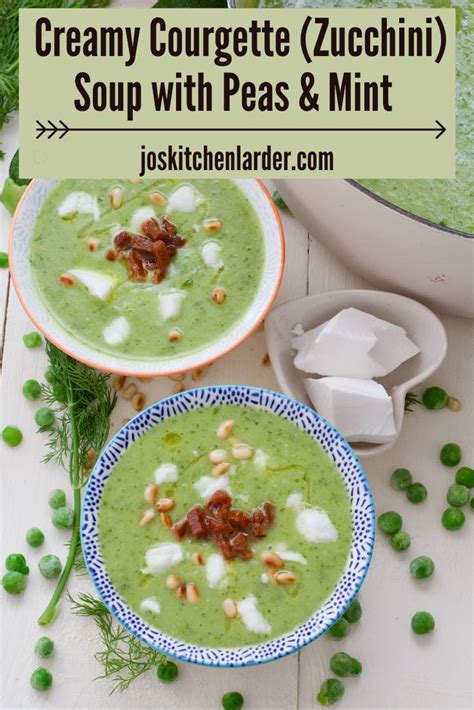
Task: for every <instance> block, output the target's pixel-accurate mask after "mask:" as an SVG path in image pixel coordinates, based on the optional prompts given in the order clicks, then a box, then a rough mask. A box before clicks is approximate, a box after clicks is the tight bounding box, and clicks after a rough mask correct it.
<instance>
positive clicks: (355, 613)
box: [343, 599, 362, 624]
mask: <svg viewBox="0 0 474 710" xmlns="http://www.w3.org/2000/svg"><path fill="white" fill-rule="evenodd" d="M361 616H362V607H361V605H360V601H359V600H358V599H354V601H352V602H351V603H350V604H349V606H348V607H347V609H346V610H345V612H344V614H343V617H344V619H347V621H348V622H349V624H355V623H356V621H359V619H360V617H361Z"/></svg>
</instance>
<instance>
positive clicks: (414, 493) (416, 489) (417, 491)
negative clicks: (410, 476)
mask: <svg viewBox="0 0 474 710" xmlns="http://www.w3.org/2000/svg"><path fill="white" fill-rule="evenodd" d="M406 494H407V498H408V500H409V501H410V503H415V504H416V503H423V501H424V500H425V499H426V496H427V495H428V491H427V490H426V488H425V486H424V485H423V484H422V483H418V482H417V483H412V485H411V486H408V488H407V489H406Z"/></svg>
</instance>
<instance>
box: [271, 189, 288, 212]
mask: <svg viewBox="0 0 474 710" xmlns="http://www.w3.org/2000/svg"><path fill="white" fill-rule="evenodd" d="M272 199H273V202H274V203H275V204H276V206H277V207H279V208H280V209H281V210H286V209H287V206H286V202H285V200H284V199H283V197H282V196H281V195H280V193H279V192H278V190H275V192H274V193H273V195H272Z"/></svg>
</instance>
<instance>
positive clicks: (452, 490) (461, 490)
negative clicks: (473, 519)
mask: <svg viewBox="0 0 474 710" xmlns="http://www.w3.org/2000/svg"><path fill="white" fill-rule="evenodd" d="M469 495H470V494H469V488H466V486H462V485H461V484H460V483H452V484H451V485H450V486H449V488H448V492H447V493H446V499H447V501H448V503H449V505H451V506H453V508H461V507H462V506H463V505H466V503H467V502H468V500H469Z"/></svg>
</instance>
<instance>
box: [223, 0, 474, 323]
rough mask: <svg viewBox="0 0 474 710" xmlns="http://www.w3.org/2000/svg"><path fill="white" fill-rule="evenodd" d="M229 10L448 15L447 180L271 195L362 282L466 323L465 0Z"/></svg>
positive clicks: (239, 1)
mask: <svg viewBox="0 0 474 710" xmlns="http://www.w3.org/2000/svg"><path fill="white" fill-rule="evenodd" d="M229 5H230V6H231V7H237V8H244V7H247V8H249V7H252V8H255V7H261V8H277V7H280V8H281V7H286V8H300V9H301V8H306V7H308V8H321V9H327V8H328V6H330V7H331V8H332V7H335V8H360V9H364V8H370V9H373V8H395V9H399V8H400V9H404V8H419V9H423V8H430V9H431V8H433V7H440V8H454V9H455V10H456V97H457V98H456V104H457V105H456V177H455V178H452V179H430V180H426V179H406V180H402V179H390V180H388V179H363V180H357V181H356V180H327V179H320V180H319V179H318V180H298V181H295V180H279V181H277V187H278V190H279V192H280V193H281V195H282V197H283V198H284V199H285V201H286V202H287V204H288V206H289V208H290V209H291V210H292V212H293V213H294V214H295V216H296V217H297V218H298V219H299V220H300V221H301V222H302V223H303V224H304V225H305V226H306V227H307V229H308V230H309V231H310V232H311V233H312V234H314V235H315V236H317V238H318V240H320V241H321V242H323V243H324V244H325V245H326V246H327V247H328V248H330V249H331V250H333V251H334V252H335V253H336V255H337V256H338V257H339V258H341V259H342V260H343V261H344V262H345V263H346V264H348V265H349V267H350V268H351V269H353V270H354V271H356V272H357V273H359V274H361V275H362V276H363V277H364V278H366V279H368V280H369V282H371V283H373V284H375V285H377V286H379V287H380V288H382V289H383V290H386V291H398V292H402V293H404V294H405V295H407V296H411V297H413V298H416V299H418V300H422V301H424V302H425V303H427V304H428V305H430V306H432V307H434V308H436V309H438V310H441V311H443V312H448V313H453V314H455V315H461V316H467V317H470V318H472V317H474V298H473V278H472V263H473V258H474V210H473V207H472V206H473V203H474V167H473V166H474V142H473V140H472V96H471V84H472V75H473V72H474V64H473V56H474V55H473V52H472V35H473V30H474V3H473V2H472V0H436V1H435V0H403V1H401V0H332V2H330V3H328V2H326V1H325V0H230V1H229ZM441 140H442V139H441ZM354 245H357V248H355V246H354Z"/></svg>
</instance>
